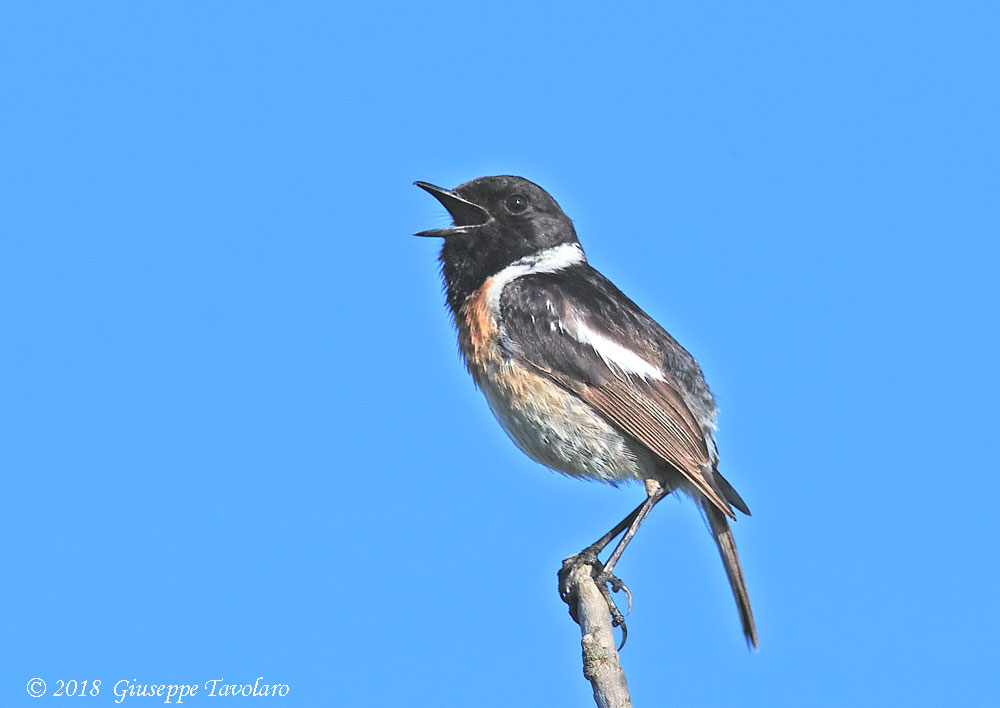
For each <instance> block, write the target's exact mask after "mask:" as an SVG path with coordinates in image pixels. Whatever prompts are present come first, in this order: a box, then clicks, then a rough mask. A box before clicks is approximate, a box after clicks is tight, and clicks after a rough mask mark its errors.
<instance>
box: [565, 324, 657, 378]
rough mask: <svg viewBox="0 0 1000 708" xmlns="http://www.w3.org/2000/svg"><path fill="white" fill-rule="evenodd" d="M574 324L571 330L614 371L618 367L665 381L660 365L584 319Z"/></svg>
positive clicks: (627, 373)
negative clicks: (593, 327)
mask: <svg viewBox="0 0 1000 708" xmlns="http://www.w3.org/2000/svg"><path fill="white" fill-rule="evenodd" d="M574 325H575V327H574V329H573V330H571V331H572V333H573V335H574V336H575V337H576V338H577V339H579V340H580V341H581V342H582V343H584V344H589V345H590V346H592V347H593V348H594V351H595V352H597V355H598V356H600V357H601V359H603V360H604V363H605V364H607V365H608V368H609V369H611V370H612V371H614V370H616V369H617V370H618V371H621V372H622V373H624V374H625V375H626V376H629V375H633V374H634V375H636V376H640V377H641V378H644V379H656V380H657V381H663V372H662V371H661V370H660V369H659V367H656V366H653V365H652V364H650V363H649V362H648V361H646V360H645V359H643V358H642V357H641V356H639V355H638V354H636V353H635V352H634V351H632V350H631V349H628V348H626V347H623V346H622V345H621V344H619V343H618V342H616V341H614V340H613V339H610V338H609V337H605V336H604V335H603V334H601V333H599V332H595V331H594V330H592V329H591V328H590V327H588V326H587V325H586V323H584V322H583V321H582V320H579V319H578V320H576V321H575V322H574Z"/></svg>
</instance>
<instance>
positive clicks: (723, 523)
mask: <svg viewBox="0 0 1000 708" xmlns="http://www.w3.org/2000/svg"><path fill="white" fill-rule="evenodd" d="M703 508H704V509H705V516H707V517H708V525H709V526H710V527H711V528H712V536H714V537H715V543H716V544H718V546H719V555H720V556H722V564H723V565H724V566H726V575H728V576H729V585H730V586H732V588H733V597H735V598H736V608H737V609H738V610H739V611H740V621H741V622H742V623H743V634H744V635H745V636H746V639H747V644H751V645H753V648H754V649H756V648H757V627H756V625H755V624H754V622H753V610H752V609H751V608H750V593H748V592H747V584H746V581H745V580H744V579H743V569H742V568H741V567H740V556H739V554H738V553H737V552H736V541H735V540H733V532H732V530H731V529H730V528H729V521H728V520H727V519H726V517H725V515H724V514H723V513H722V512H721V511H719V510H718V509H716V508H715V507H714V506H712V504H711V503H709V502H706V503H705V505H704V507H703Z"/></svg>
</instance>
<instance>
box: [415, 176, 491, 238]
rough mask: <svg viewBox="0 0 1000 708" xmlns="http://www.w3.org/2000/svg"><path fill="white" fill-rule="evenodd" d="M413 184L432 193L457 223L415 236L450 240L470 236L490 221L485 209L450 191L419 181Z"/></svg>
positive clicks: (419, 232) (421, 232)
mask: <svg viewBox="0 0 1000 708" xmlns="http://www.w3.org/2000/svg"><path fill="white" fill-rule="evenodd" d="M413 184H415V185H417V186H418V187H420V188H421V189H423V190H424V191H427V192H430V193H431V194H432V195H433V196H434V198H435V199H437V200H438V201H439V202H441V204H442V205H443V206H444V208H445V209H447V210H448V213H449V214H451V218H452V220H453V221H454V222H455V225H454V226H449V227H447V228H444V229H428V230H427V231H418V232H417V233H415V234H413V235H414V236H437V237H439V238H448V237H449V236H458V235H461V234H470V233H473V232H474V231H475V230H476V229H477V228H478V227H480V226H482V225H483V224H485V223H486V222H488V221H489V220H490V215H489V214H488V213H487V211H486V210H485V209H483V208H482V207H481V206H479V205H477V204H473V203H472V202H470V201H468V200H466V199H463V198H462V197H460V196H458V194H457V193H455V192H453V191H452V190H450V189H444V188H442V187H438V186H435V185H433V184H430V183H429V182H419V181H418V182H414V183H413Z"/></svg>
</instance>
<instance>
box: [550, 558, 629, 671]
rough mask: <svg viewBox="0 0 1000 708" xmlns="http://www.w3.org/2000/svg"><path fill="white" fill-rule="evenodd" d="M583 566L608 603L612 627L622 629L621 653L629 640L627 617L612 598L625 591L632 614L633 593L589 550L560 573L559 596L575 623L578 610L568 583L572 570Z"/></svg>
mask: <svg viewBox="0 0 1000 708" xmlns="http://www.w3.org/2000/svg"><path fill="white" fill-rule="evenodd" d="M583 564H586V565H589V566H590V567H591V574H592V577H593V578H594V583H595V584H596V585H597V588H598V589H599V590H600V592H601V595H602V596H603V597H604V601H605V602H607V603H608V614H610V615H611V626H612V627H621V628H622V641H621V644H619V645H618V650H619V651H621V649H622V647H624V646H625V640H626V639H628V628H627V627H626V626H625V617H624V616H623V615H622V613H621V610H619V609H618V605H616V604H615V601H614V598H613V597H611V592H612V591H614V592H620V591H622V590H624V591H625V596H626V597H628V610H627V611H626V613H625V614H629V613H631V612H632V592H631V591H630V590H629V589H628V586H627V585H626V584H625V583H623V582H622V581H621V580H620V579H619V578H618V577H617V576H615V575H614V574H612V573H609V572H607V571H605V570H604V564H603V563H601V561H600V560H598V558H597V553H596V552H594V551H593V550H591V549H589V548H588V549H586V550H584V551H582V552H581V553H578V554H577V555H575V556H571V557H570V558H567V559H566V560H564V561H563V567H562V569H561V570H560V571H559V594H560V596H561V597H562V599H563V601H564V602H565V603H566V604H567V605H569V606H570V616H572V617H573V620H574V621H578V618H577V616H576V613H575V611H574V610H575V609H576V608H575V607H574V605H573V603H572V602H571V601H570V597H569V592H568V588H567V586H566V582H567V580H568V578H569V574H570V572H571V571H572V569H573V568H575V567H579V566H580V565H583ZM609 587H610V589H609Z"/></svg>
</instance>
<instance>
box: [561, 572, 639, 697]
mask: <svg viewBox="0 0 1000 708" xmlns="http://www.w3.org/2000/svg"><path fill="white" fill-rule="evenodd" d="M574 559H575V558H574ZM574 559H569V558H568V559H566V561H564V562H563V570H562V572H560V573H559V592H560V594H561V595H562V598H563V600H564V601H565V602H566V604H567V605H569V613H570V616H571V617H572V618H573V619H574V620H575V621H576V623H577V624H579V625H580V634H581V638H580V646H581V647H582V648H583V675H584V676H585V677H586V678H587V680H588V681H590V683H591V685H592V686H593V688H594V701H595V702H596V703H597V706H598V708H632V700H631V699H630V698H629V695H628V686H627V685H626V683H625V672H624V671H622V667H621V664H620V663H619V661H618V650H617V649H616V648H615V647H616V644H615V635H614V631H613V629H612V627H611V616H610V615H609V613H608V603H607V601H606V600H605V599H604V596H603V595H602V594H601V591H600V590H599V589H598V587H597V584H596V583H595V582H594V578H593V572H594V571H593V566H591V565H587V564H586V563H576V564H575V565H571V563H570V561H571V560H574ZM567 571H568V572H567Z"/></svg>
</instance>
